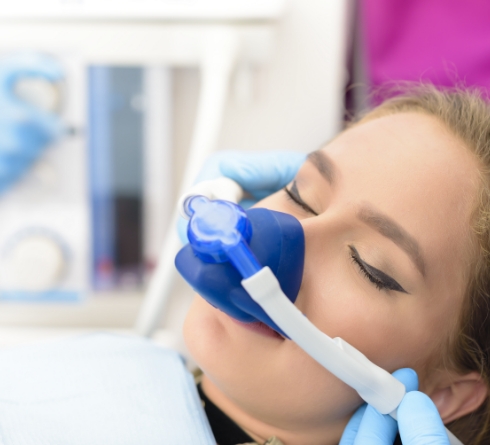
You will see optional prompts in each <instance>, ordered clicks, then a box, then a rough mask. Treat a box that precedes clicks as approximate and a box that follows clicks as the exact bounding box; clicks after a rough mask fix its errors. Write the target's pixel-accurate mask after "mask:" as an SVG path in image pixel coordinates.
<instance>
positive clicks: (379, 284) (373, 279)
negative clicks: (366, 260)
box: [350, 254, 390, 290]
mask: <svg viewBox="0 0 490 445" xmlns="http://www.w3.org/2000/svg"><path fill="white" fill-rule="evenodd" d="M350 257H351V260H352V262H353V263H354V264H356V265H357V267H359V269H360V270H361V273H362V274H363V275H364V276H365V277H366V278H367V279H368V280H369V281H370V282H371V283H373V284H374V285H375V286H376V289H378V290H384V289H390V287H389V286H387V285H386V284H385V283H383V282H382V281H380V280H378V279H377V278H376V277H374V276H373V275H371V274H370V273H369V272H368V271H367V269H366V268H365V267H364V264H362V263H361V262H360V261H359V260H358V259H357V258H356V256H355V255H354V254H351V256H350Z"/></svg>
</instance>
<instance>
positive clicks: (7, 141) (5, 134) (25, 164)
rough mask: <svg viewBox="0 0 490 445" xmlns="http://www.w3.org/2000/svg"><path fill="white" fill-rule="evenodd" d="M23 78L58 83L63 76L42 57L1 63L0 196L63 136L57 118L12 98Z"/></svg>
mask: <svg viewBox="0 0 490 445" xmlns="http://www.w3.org/2000/svg"><path fill="white" fill-rule="evenodd" d="M24 77H37V78H42V79H46V80H48V81H50V82H57V81H59V80H61V79H62V77H63V72H62V69H61V67H60V66H59V65H58V64H57V63H56V61H55V60H54V59H52V58H51V57H48V56H46V55H43V54H37V53H19V54H14V55H11V56H8V57H4V58H2V59H0V193H1V192H3V191H4V190H5V189H7V188H8V187H9V186H10V185H12V184H13V183H14V182H15V181H16V180H17V179H18V178H19V177H20V176H21V175H22V174H23V173H24V172H25V171H26V170H27V169H28V168H29V167H30V166H31V165H32V163H33V162H34V161H35V160H36V159H37V158H38V157H39V155H40V154H41V153H42V151H43V149H44V148H45V147H46V146H48V145H49V144H50V143H51V142H53V141H54V140H55V139H56V138H58V137H59V136H60V135H61V134H62V132H63V126H62V123H61V120H60V118H59V116H57V115H56V114H54V113H50V112H47V111H43V110H41V109H40V108H38V107H36V106H34V105H32V104H29V103H27V102H25V101H23V100H21V99H20V98H19V97H18V96H17V95H16V94H15V91H14V89H15V84H16V82H17V81H18V80H19V79H21V78H24Z"/></svg>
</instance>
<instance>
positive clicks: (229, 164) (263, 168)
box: [220, 151, 306, 194]
mask: <svg viewBox="0 0 490 445" xmlns="http://www.w3.org/2000/svg"><path fill="white" fill-rule="evenodd" d="M305 159H306V155H304V154H302V153H296V152H284V151H283V152H280V151H277V152H268V153H247V156H246V159H244V158H242V157H240V156H235V157H227V158H224V159H222V160H221V162H220V170H221V173H222V174H223V176H226V177H228V178H230V179H233V180H234V181H236V182H238V184H240V185H241V186H242V187H243V189H245V190H246V191H248V192H250V193H252V194H254V192H257V191H263V190H268V191H272V192H275V191H277V190H280V189H281V188H283V187H285V186H286V185H287V184H288V183H289V182H291V181H292V180H293V178H294V177H295V176H296V173H297V172H298V170H299V168H300V167H301V165H302V164H303V162H304V161H305Z"/></svg>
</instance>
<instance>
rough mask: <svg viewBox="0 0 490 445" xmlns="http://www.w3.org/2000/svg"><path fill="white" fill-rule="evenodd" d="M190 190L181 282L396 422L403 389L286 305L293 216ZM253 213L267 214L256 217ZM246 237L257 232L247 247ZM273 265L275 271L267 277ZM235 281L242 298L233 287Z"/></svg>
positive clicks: (299, 256) (291, 291)
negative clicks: (290, 345) (277, 336)
mask: <svg viewBox="0 0 490 445" xmlns="http://www.w3.org/2000/svg"><path fill="white" fill-rule="evenodd" d="M236 187H239V186H238V185H237V186H236ZM202 192H203V193H207V194H208V195H209V196H210V197H211V199H216V198H215V193H216V189H214V188H213V187H212V186H210V184H209V183H205V184H204V186H203V189H202ZM194 193H196V195H193V196H187V197H186V198H185V199H184V201H183V203H182V201H181V203H182V204H181V205H182V206H183V209H182V213H183V214H185V215H187V216H188V217H189V218H190V222H189V226H188V238H189V242H190V244H189V245H187V246H185V247H184V248H183V249H182V250H181V251H180V252H179V254H178V255H177V257H176V260H175V263H176V266H177V269H178V271H179V272H180V273H181V275H182V276H183V277H184V279H186V281H187V282H188V283H189V284H190V285H191V286H192V287H193V288H194V289H195V290H196V291H197V292H198V293H199V294H201V295H202V296H203V297H204V298H206V299H207V300H208V301H209V302H210V303H211V304H212V305H213V306H215V307H217V308H218V309H220V310H222V311H223V312H225V313H227V314H228V315H230V316H232V317H234V318H236V319H238V320H241V321H244V322H253V321H261V322H263V323H265V324H266V325H268V326H269V327H271V328H272V329H274V330H275V331H277V332H279V333H281V334H282V335H285V336H287V337H288V338H290V339H291V340H292V341H294V342H295V343H296V344H297V345H298V346H300V347H301V348H302V349H303V350H304V351H305V352H306V353H307V354H308V355H310V356H311V357H312V358H313V359H314V360H316V361H317V362H318V363H320V364H321V365H322V366H323V367H324V368H325V369H327V370H328V371H330V372H331V373H332V374H333V375H335V376H336V377H337V378H339V379H340V380H342V381H343V382H344V383H346V384H347V385H349V386H351V387H352V388H354V389H355V390H356V391H357V392H358V394H359V396H360V397H361V398H362V399H363V400H364V401H365V402H367V403H368V404H369V405H371V406H373V407H374V408H376V409H377V410H378V411H379V412H380V413H381V414H390V415H391V416H392V417H393V418H395V419H396V410H397V407H398V406H399V405H400V403H401V401H402V399H403V397H404V396H405V394H406V390H405V386H404V385H403V384H402V383H400V382H399V381H398V380H397V379H396V378H395V377H393V376H392V375H391V374H389V373H388V372H387V371H385V370H384V369H382V368H380V367H379V366H377V365H375V364H374V363H372V362H371V361H370V360H369V359H368V358H367V357H366V356H364V355H363V354H362V353H361V352H360V351H358V350H357V349H356V348H354V347H353V346H351V345H350V344H348V343H347V342H345V341H344V340H343V339H341V338H339V337H337V338H334V339H332V338H330V337H329V336H327V335H326V334H325V333H323V332H321V331H320V330H319V329H318V328H316V327H315V326H314V325H313V324H312V323H311V322H310V321H309V320H308V319H307V318H306V317H305V316H304V315H303V314H302V313H301V312H300V311H299V310H298V309H297V308H296V306H294V301H295V299H296V296H297V293H298V291H299V288H300V284H301V279H302V272H303V258H304V235H303V231H302V226H301V224H300V223H299V221H297V220H296V219H295V218H294V217H292V216H291V215H286V214H283V213H280V212H275V211H272V210H267V209H251V210H249V211H248V212H245V211H244V210H243V209H242V208H241V207H239V206H238V205H236V204H233V203H231V202H229V201H222V200H215V201H211V200H210V198H209V197H206V196H203V195H202V194H197V193H199V191H198V186H196V188H195V189H194ZM237 195H238V194H237ZM257 212H259V213H261V214H266V215H267V216H265V217H264V216H262V215H261V217H260V218H257V217H256V216H255V213H257ZM294 220H296V223H294V222H293V221H294ZM254 236H258V237H259V241H258V246H257V247H256V248H255V250H254V249H253V246H254V245H253V244H252V242H253V241H254ZM274 236H275V237H276V238H278V241H277V242H276V243H275V244H274V245H275V246H276V247H275V248H276V250H275V252H274V253H275V254H276V255H272V256H268V255H267V254H268V253H270V252H269V250H270V249H267V248H266V249H262V250H261V249H260V247H262V246H261V245H262V244H263V240H267V239H270V238H271V237H274ZM267 247H269V246H267ZM264 251H265V252H264ZM277 257H278V258H277ZM200 263H201V264H200ZM230 263H231V264H230ZM286 266H290V267H291V271H293V273H294V271H296V277H295V278H296V279H295V280H293V283H291V271H288V272H286V273H284V269H283V268H284V267H286ZM274 269H275V270H274ZM277 270H281V274H278V276H275V274H274V272H276V273H277ZM237 271H238V273H236V272H237ZM242 286H243V288H245V290H246V291H247V294H248V295H247V294H246V293H244V292H241V290H242V289H241V287H242ZM283 289H284V291H283ZM243 313H245V314H243ZM244 315H245V316H244ZM246 316H248V319H247V318H246ZM447 434H448V437H449V438H450V443H451V444H452V445H461V442H460V441H459V440H458V439H457V438H456V437H455V436H454V435H453V434H452V433H451V432H450V431H448V430H447Z"/></svg>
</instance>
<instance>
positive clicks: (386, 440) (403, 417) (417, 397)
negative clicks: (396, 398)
mask: <svg viewBox="0 0 490 445" xmlns="http://www.w3.org/2000/svg"><path fill="white" fill-rule="evenodd" d="M393 375H394V376H395V377H396V378H397V379H398V380H400V381H401V382H402V383H403V384H404V385H405V387H406V388H407V394H406V395H405V397H404V398H403V400H402V402H401V404H400V406H399V407H398V410H397V416H398V425H397V421H396V420H395V419H393V418H392V417H391V416H388V415H382V414H380V413H379V412H378V411H376V409H374V408H373V407H372V406H366V405H363V406H361V407H360V408H359V409H358V410H357V411H356V413H355V414H354V415H353V416H352V418H351V419H350V421H349V423H348V424H347V426H346V428H345V430H344V434H343V435H342V439H341V441H340V444H339V445H361V444H362V445H392V444H393V441H394V440H395V437H396V433H397V431H398V430H399V432H400V437H401V440H402V443H403V445H449V439H448V437H447V434H446V431H445V427H444V424H443V423H442V420H441V418H440V416H439V413H438V411H437V408H436V407H435V405H434V403H433V402H432V400H430V398H429V397H428V396H426V395H425V394H423V393H421V392H419V391H417V388H418V378H417V374H416V373H415V371H413V370H412V369H408V368H407V369H400V370H398V371H396V372H394V373H393Z"/></svg>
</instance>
